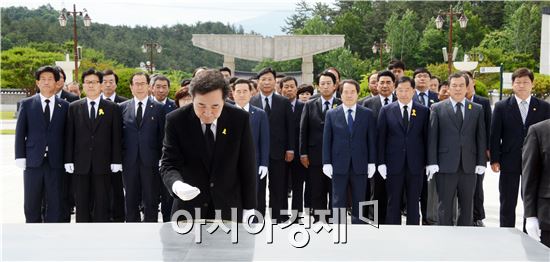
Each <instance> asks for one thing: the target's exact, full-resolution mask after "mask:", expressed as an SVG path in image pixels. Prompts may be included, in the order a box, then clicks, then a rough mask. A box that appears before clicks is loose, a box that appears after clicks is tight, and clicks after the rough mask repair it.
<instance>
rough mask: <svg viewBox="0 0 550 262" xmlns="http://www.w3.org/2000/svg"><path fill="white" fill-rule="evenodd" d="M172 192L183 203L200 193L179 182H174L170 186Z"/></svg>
mask: <svg viewBox="0 0 550 262" xmlns="http://www.w3.org/2000/svg"><path fill="white" fill-rule="evenodd" d="M172 192H174V194H176V196H178V197H179V198H180V199H181V200H183V201H189V200H191V199H193V198H195V197H196V196H198V195H199V194H200V193H201V191H200V190H199V189H198V188H196V187H194V186H190V185H189V184H187V183H183V182H181V181H176V182H174V184H172Z"/></svg>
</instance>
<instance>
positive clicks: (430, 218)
mask: <svg viewBox="0 0 550 262" xmlns="http://www.w3.org/2000/svg"><path fill="white" fill-rule="evenodd" d="M438 174H439V173H436V174H435V175H434V176H437V175H438ZM435 184H436V183H435V179H431V180H430V181H428V182H427V185H428V188H427V197H426V200H427V201H426V214H425V215H424V213H422V222H427V224H428V225H435V224H437V220H438V219H437V216H438V212H437V206H438V203H439V197H438V196H437V187H436V185H435ZM422 191H424V189H422Z"/></svg>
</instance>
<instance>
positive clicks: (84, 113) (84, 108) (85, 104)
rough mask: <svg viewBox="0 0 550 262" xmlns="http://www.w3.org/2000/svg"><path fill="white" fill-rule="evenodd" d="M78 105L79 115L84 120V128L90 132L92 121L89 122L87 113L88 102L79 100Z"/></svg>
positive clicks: (88, 113)
mask: <svg viewBox="0 0 550 262" xmlns="http://www.w3.org/2000/svg"><path fill="white" fill-rule="evenodd" d="M81 101H82V102H81V104H80V114H81V115H82V119H85V120H84V122H86V126H87V127H88V130H90V131H91V130H92V120H90V111H88V100H87V98H84V99H82V100H81Z"/></svg>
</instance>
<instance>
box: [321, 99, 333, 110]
mask: <svg viewBox="0 0 550 262" xmlns="http://www.w3.org/2000/svg"><path fill="white" fill-rule="evenodd" d="M327 101H328V103H329V105H328V109H331V108H332V103H334V96H333V97H331V98H330V100H325V98H324V97H322V96H321V105H322V108H321V111H324V110H325V102H327Z"/></svg>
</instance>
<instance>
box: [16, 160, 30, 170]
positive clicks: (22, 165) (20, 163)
mask: <svg viewBox="0 0 550 262" xmlns="http://www.w3.org/2000/svg"><path fill="white" fill-rule="evenodd" d="M15 165H16V166H17V167H19V168H21V169H23V170H25V169H26V168H27V159H26V158H18V159H15Z"/></svg>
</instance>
